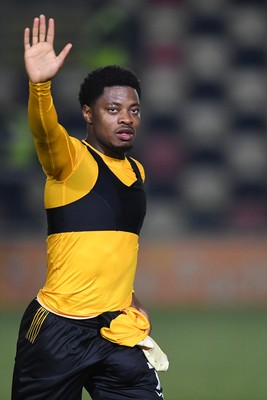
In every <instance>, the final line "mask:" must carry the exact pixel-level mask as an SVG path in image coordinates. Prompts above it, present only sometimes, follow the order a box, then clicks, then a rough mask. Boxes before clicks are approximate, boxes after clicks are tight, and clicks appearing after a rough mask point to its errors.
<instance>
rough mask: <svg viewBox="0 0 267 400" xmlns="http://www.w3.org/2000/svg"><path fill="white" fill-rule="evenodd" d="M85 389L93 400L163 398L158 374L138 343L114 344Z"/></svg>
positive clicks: (153, 399)
mask: <svg viewBox="0 0 267 400" xmlns="http://www.w3.org/2000/svg"><path fill="white" fill-rule="evenodd" d="M86 389H87V390H88V392H89V393H90V395H91V397H92V399H93V400H125V399H128V398H129V399H138V400H155V399H157V400H158V399H159V398H161V399H163V393H162V388H161V384H160V381H159V377H158V374H157V372H156V371H155V369H154V368H153V367H152V366H151V365H150V364H149V362H148V361H147V359H146V357H145V355H144V353H143V352H142V350H141V349H140V348H139V347H138V346H135V347H133V348H131V347H126V346H118V345H114V350H113V352H111V353H110V354H109V356H107V357H106V359H105V360H104V361H103V362H102V363H101V365H99V366H98V369H97V370H96V371H95V374H94V377H93V380H92V383H91V384H88V385H87V386H86Z"/></svg>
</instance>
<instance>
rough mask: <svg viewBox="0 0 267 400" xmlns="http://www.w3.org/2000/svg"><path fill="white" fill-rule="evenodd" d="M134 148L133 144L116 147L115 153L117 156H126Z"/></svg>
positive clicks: (114, 148)
mask: <svg viewBox="0 0 267 400" xmlns="http://www.w3.org/2000/svg"><path fill="white" fill-rule="evenodd" d="M132 148H133V144H127V145H123V146H114V147H113V151H114V152H115V153H116V154H119V155H124V154H125V153H128V152H129V151H130V150H131V149H132Z"/></svg>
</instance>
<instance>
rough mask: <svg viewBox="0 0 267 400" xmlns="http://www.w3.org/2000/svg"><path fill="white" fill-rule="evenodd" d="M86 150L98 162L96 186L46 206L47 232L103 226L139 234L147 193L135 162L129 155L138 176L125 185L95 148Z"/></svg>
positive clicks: (93, 229) (95, 229)
mask: <svg viewBox="0 0 267 400" xmlns="http://www.w3.org/2000/svg"><path fill="white" fill-rule="evenodd" d="M88 151H89V152H90V153H91V154H92V156H93V157H94V159H95V160H96V162H97V164H98V169H99V172H98V178H97V181H96V183H95V186H94V187H93V188H92V190H91V191H90V192H89V193H88V194H87V195H85V196H84V197H82V198H81V199H79V200H77V201H74V202H73V203H70V204H67V205H64V206H60V207H55V208H49V209H47V210H46V212H47V221H48V235H51V234H53V233H62V232H80V231H103V230H117V231H126V232H132V233H136V234H139V232H140V230H141V227H142V224H143V220H144V217H145V213H146V196H145V192H144V188H143V183H142V178H141V175H140V171H139V169H138V167H137V165H136V163H135V162H134V161H133V160H132V159H131V158H130V157H129V158H128V160H129V162H130V163H131V166H132V168H133V170H134V172H135V174H136V177H137V180H136V181H135V182H134V183H133V184H132V185H131V186H126V185H124V184H123V183H122V182H121V181H120V180H119V179H118V178H117V177H116V175H114V174H113V172H112V171H111V170H110V169H109V168H108V166H107V165H106V164H105V162H104V161H103V160H102V158H101V157H100V156H99V155H98V154H97V153H96V152H94V151H93V150H91V149H90V148H88Z"/></svg>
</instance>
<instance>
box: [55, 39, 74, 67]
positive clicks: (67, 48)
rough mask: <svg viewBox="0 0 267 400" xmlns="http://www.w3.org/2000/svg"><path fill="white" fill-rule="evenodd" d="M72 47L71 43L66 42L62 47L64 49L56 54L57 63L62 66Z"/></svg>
mask: <svg viewBox="0 0 267 400" xmlns="http://www.w3.org/2000/svg"><path fill="white" fill-rule="evenodd" d="M71 48H72V44H71V43H68V44H66V46H65V47H64V49H63V50H62V51H61V52H60V53H59V55H58V56H57V59H58V62H59V65H60V66H62V65H63V63H64V61H65V59H66V57H67V56H68V54H69V52H70V50H71Z"/></svg>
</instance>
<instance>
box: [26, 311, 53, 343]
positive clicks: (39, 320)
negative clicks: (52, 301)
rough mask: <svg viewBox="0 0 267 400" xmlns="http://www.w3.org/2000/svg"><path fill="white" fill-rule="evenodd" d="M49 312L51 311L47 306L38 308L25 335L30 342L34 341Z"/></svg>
mask: <svg viewBox="0 0 267 400" xmlns="http://www.w3.org/2000/svg"><path fill="white" fill-rule="evenodd" d="M48 314H49V311H47V310H46V309H45V308H43V307H40V308H38V310H37V311H36V313H35V315H34V317H33V320H32V323H31V326H30V328H29V330H28V332H27V333H26V335H25V338H26V339H28V340H29V342H31V343H34V341H35V339H36V338H37V335H38V333H39V332H40V329H41V327H42V325H43V323H44V321H45V319H46V317H47V316H48Z"/></svg>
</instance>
